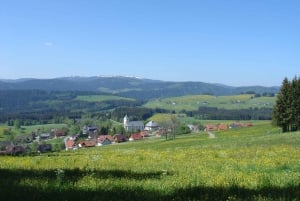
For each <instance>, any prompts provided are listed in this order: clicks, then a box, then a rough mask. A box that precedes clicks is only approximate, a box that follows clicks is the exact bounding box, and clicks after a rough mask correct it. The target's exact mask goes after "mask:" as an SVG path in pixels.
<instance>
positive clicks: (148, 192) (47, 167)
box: [0, 122, 300, 201]
mask: <svg viewBox="0 0 300 201" xmlns="http://www.w3.org/2000/svg"><path fill="white" fill-rule="evenodd" d="M215 136H216V137H215V138H209V136H208V134H207V133H204V132H200V133H193V134H187V135H178V136H176V139H175V140H169V141H166V140H165V138H163V137H161V138H159V137H155V138H150V139H145V140H143V141H136V142H128V143H121V144H114V145H108V146H103V147H96V148H90V149H81V150H76V151H68V152H65V151H62V152H54V153H50V154H42V155H39V156H33V157H32V156H31V157H30V156H23V157H10V156H3V157H1V158H0V177H1V180H0V194H1V195H2V196H3V198H5V200H24V201H26V200H28V201H34V200H70V201H71V200H72V201H73V200H298V199H299V197H300V154H299V151H300V133H299V132H295V133H285V134H282V133H280V131H279V129H278V128H274V127H272V126H271V125H270V122H262V123H256V122H255V124H254V126H253V127H249V128H240V129H234V130H227V131H223V132H221V131H220V132H215Z"/></svg>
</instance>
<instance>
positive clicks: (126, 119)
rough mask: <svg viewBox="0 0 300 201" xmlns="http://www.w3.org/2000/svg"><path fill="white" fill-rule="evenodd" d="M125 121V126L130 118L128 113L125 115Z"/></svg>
mask: <svg viewBox="0 0 300 201" xmlns="http://www.w3.org/2000/svg"><path fill="white" fill-rule="evenodd" d="M123 122H124V127H125V126H126V125H127V124H128V123H129V118H128V116H127V114H126V115H125V117H124V121H123Z"/></svg>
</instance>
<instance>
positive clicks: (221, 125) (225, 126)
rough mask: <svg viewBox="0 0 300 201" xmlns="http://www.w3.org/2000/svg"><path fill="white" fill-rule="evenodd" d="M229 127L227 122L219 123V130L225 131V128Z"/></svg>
mask: <svg viewBox="0 0 300 201" xmlns="http://www.w3.org/2000/svg"><path fill="white" fill-rule="evenodd" d="M227 129H228V126H227V125H226V124H219V125H218V130H219V131H224V130H227Z"/></svg>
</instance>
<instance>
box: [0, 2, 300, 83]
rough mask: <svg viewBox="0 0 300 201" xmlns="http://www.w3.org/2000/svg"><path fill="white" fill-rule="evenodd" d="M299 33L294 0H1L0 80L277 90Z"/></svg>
mask: <svg viewBox="0 0 300 201" xmlns="http://www.w3.org/2000/svg"><path fill="white" fill-rule="evenodd" d="M299 36H300V1H298V0H295V1H292V0H272V1H269V0H236V1H234V0H222V1H217V0H207V1H205V0H195V1H192V0H180V1H179V0H105V1H104V0H88V1H85V0H26V1H23V0H18V1H17V0H0V79H15V78H27V77H33V78H54V77H63V76H94V75H107V76H111V75H123V76H137V77H144V78H150V79H159V80H166V81H203V82H209V83H221V84H226V85H232V86H246V85H264V86H274V85H277V86H278V85H280V84H281V82H282V80H283V78H284V77H288V78H293V77H294V76H296V75H297V76H299V75H300V73H299V69H300V38H299Z"/></svg>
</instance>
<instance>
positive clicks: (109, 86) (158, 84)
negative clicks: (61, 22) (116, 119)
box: [0, 76, 279, 99]
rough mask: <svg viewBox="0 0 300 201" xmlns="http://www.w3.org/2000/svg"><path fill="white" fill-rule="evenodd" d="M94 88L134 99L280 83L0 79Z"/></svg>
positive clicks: (258, 89)
mask: <svg viewBox="0 0 300 201" xmlns="http://www.w3.org/2000/svg"><path fill="white" fill-rule="evenodd" d="M33 89H37V90H45V91H94V92H103V93H111V94H116V95H120V96H125V97H131V98H137V99H152V98H160V97H161V98H163V97H172V96H183V95H196V94H212V95H217V96H220V95H234V94H240V93H247V92H254V93H260V94H261V93H277V92H278V91H279V87H264V86H247V87H232V86H226V85H222V84H210V83H204V82H171V81H161V80H151V79H143V78H136V77H124V76H114V77H63V78H54V79H33V78H32V79H31V78H26V79H16V80H0V90H33Z"/></svg>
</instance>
